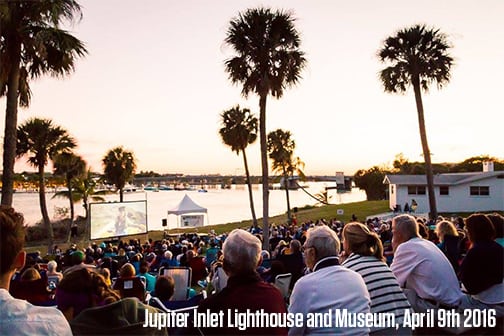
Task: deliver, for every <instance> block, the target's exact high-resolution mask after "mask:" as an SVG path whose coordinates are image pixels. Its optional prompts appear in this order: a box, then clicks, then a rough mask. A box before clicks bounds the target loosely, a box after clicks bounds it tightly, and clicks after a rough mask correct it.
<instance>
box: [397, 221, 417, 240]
mask: <svg viewBox="0 0 504 336" xmlns="http://www.w3.org/2000/svg"><path fill="white" fill-rule="evenodd" d="M392 221H393V223H394V224H395V231H398V232H401V233H402V234H403V235H404V237H405V238H406V239H410V238H415V237H420V233H419V232H418V224H417V221H416V219H415V217H413V216H411V215H399V216H396V217H394V219H393V220H392Z"/></svg>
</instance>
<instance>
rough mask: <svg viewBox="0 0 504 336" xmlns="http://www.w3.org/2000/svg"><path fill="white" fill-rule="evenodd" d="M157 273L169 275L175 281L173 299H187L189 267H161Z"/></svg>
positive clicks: (189, 285) (189, 283) (189, 284)
mask: <svg viewBox="0 0 504 336" xmlns="http://www.w3.org/2000/svg"><path fill="white" fill-rule="evenodd" d="M159 275H169V276H171V277H172V278H173V280H174V281H175V291H174V292H173V297H172V298H173V300H187V298H188V290H187V289H188V288H190V287H191V276H192V272H191V268H190V267H182V266H178V267H177V266H171V267H161V268H160V269H159Z"/></svg>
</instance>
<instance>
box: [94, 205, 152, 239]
mask: <svg viewBox="0 0 504 336" xmlns="http://www.w3.org/2000/svg"><path fill="white" fill-rule="evenodd" d="M89 216H90V225H91V239H93V240H94V239H104V238H110V237H120V236H127V235H134V234H142V233H147V201H134V202H122V203H91V204H89Z"/></svg>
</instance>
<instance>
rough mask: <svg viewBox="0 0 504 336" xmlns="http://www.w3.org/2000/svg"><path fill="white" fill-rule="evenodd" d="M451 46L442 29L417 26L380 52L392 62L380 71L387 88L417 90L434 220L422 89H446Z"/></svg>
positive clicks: (393, 38) (392, 39)
mask: <svg viewBox="0 0 504 336" xmlns="http://www.w3.org/2000/svg"><path fill="white" fill-rule="evenodd" d="M450 48H451V45H450V43H449V42H448V40H447V37H446V35H444V34H442V33H441V32H440V31H439V30H438V29H430V28H427V27H426V26H425V25H415V26H413V27H410V28H405V29H402V30H399V31H398V32H397V33H396V35H395V36H391V37H388V38H387V39H386V40H385V42H384V46H383V48H382V49H380V50H379V52H378V57H379V58H380V60H381V61H382V62H384V63H388V64H390V65H389V66H388V67H386V68H385V69H383V70H382V71H380V79H381V82H382V84H383V87H384V88H385V91H386V92H392V93H396V92H400V93H404V92H406V90H407V89H408V87H410V86H413V91H414V92H415V101H416V107H417V113H418V126H419V128H420V139H421V142H422V150H423V156H424V160H425V171H426V176H427V189H428V192H429V206H430V218H431V219H433V218H436V217H437V207H436V197H435V194H434V181H433V173H432V163H431V153H430V150H429V145H428V143H427V132H426V130H425V118H424V109H423V103H422V92H421V91H422V90H424V91H425V92H428V90H429V86H430V85H431V84H433V83H436V84H437V86H438V88H442V87H443V85H445V84H446V83H448V82H449V80H450V69H451V67H452V64H453V58H452V57H451V56H450V55H449V54H448V50H449V49H450Z"/></svg>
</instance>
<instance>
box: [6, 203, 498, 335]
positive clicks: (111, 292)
mask: <svg viewBox="0 0 504 336" xmlns="http://www.w3.org/2000/svg"><path fill="white" fill-rule="evenodd" d="M0 225H1V228H0V230H1V231H0V232H1V269H0V271H1V274H0V275H1V282H0V334H2V335H3V334H58V335H60V334H61V335H71V334H72V333H73V334H89V333H91V334H95V333H109V334H122V333H134V334H135V333H136V334H140V333H148V334H166V333H170V332H171V331H172V329H169V328H168V329H166V328H156V327H147V328H145V327H144V326H143V325H144V323H147V322H146V321H144V319H145V318H146V316H147V313H146V311H151V312H156V311H159V310H160V309H161V310H165V311H169V310H175V309H180V308H184V307H191V306H192V307H196V306H197V307H198V311H199V312H202V313H206V312H214V313H219V312H220V311H223V312H224V314H225V315H226V314H227V312H228V311H236V312H246V311H247V310H250V311H253V312H255V311H263V312H264V313H270V314H272V313H278V314H285V313H287V312H289V313H299V314H302V315H303V316H304V317H305V318H306V317H307V316H308V314H311V313H325V312H327V311H328V310H333V311H334V310H335V309H346V310H347V311H348V312H349V313H388V314H393V315H394V316H395V321H396V322H397V323H399V325H402V322H403V319H404V318H405V314H407V313H411V312H417V313H421V312H427V311H428V310H439V309H445V310H455V311H460V312H462V311H463V309H493V310H494V311H495V316H496V318H497V319H498V321H499V322H500V323H501V324H502V321H503V318H504V282H503V279H504V270H503V268H504V249H503V244H504V237H503V236H504V234H503V231H504V217H503V216H501V215H498V214H493V215H484V214H474V215H471V216H469V217H468V218H466V219H465V220H463V219H456V220H453V221H450V220H447V219H444V218H439V219H438V220H437V221H435V222H434V221H431V222H426V221H424V220H423V219H421V218H415V217H414V216H412V215H411V214H400V215H398V216H396V217H394V218H393V219H392V220H390V221H388V222H383V221H380V220H379V219H378V218H375V219H370V220H367V221H366V222H365V223H360V222H358V221H357V219H356V218H354V221H352V222H350V223H346V224H345V223H342V222H341V221H338V220H336V219H332V220H329V221H326V220H318V221H316V222H312V221H310V222H305V223H301V224H297V222H296V221H294V222H293V223H292V224H290V225H287V224H284V225H272V227H271V231H270V236H269V249H267V250H263V249H262V246H263V243H262V239H263V235H262V232H261V230H260V229H259V228H256V227H251V228H250V229H249V230H242V229H237V230H233V231H232V232H231V233H229V234H222V235H216V234H215V233H214V232H212V233H211V234H209V235H208V236H204V235H198V234H182V235H180V236H178V237H176V238H166V239H163V240H160V241H154V242H153V241H151V240H149V241H146V242H145V243H143V244H142V243H140V242H139V241H138V240H129V241H118V242H115V243H111V242H103V243H101V244H94V243H93V244H92V245H90V246H87V247H85V248H81V249H80V248H79V247H78V246H76V245H75V244H73V245H71V246H70V248H69V249H68V250H66V251H64V252H63V251H61V249H59V248H58V247H57V246H55V247H54V248H53V250H52V251H51V253H50V254H48V255H47V256H46V257H44V258H42V257H41V255H40V253H36V254H30V255H27V254H26V253H25V252H24V251H23V245H24V229H23V217H22V215H21V214H19V213H17V212H15V211H14V209H12V208H10V207H5V206H2V208H1V211H0ZM177 267H183V268H184V269H186V270H190V274H191V276H190V278H189V279H190V280H189V281H190V282H188V283H182V282H183V280H182V278H179V277H178V276H176V275H174V274H173V273H170V272H165V271H170V270H176V269H177ZM282 279H288V280H287V282H286V283H285V281H281V280H282ZM180 288H182V298H181V297H178V296H179V294H180ZM203 289H204V290H203ZM197 291H201V293H199V294H198V293H197ZM207 295H208V297H207ZM25 300H27V301H25ZM44 306H46V307H44ZM332 319H333V323H331V325H332V327H331V328H327V327H322V326H312V325H310V326H309V325H307V323H306V319H305V320H304V322H303V323H302V325H295V326H291V327H290V328H287V327H286V326H274V327H272V326H264V327H251V328H247V329H246V330H238V329H237V328H236V327H230V326H227V325H220V326H219V327H215V328H208V327H203V328H201V329H200V330H196V331H198V332H199V333H202V334H219V335H220V334H238V333H239V334H247V335H252V334H267V335H272V334H280V335H287V334H289V335H304V334H319V333H328V334H332V335H366V334H372V335H410V334H412V333H413V334H415V331H413V330H411V328H406V327H405V328H399V329H397V328H394V327H391V326H386V325H378V324H377V325H373V326H371V327H370V328H368V327H352V328H345V327H339V326H337V323H336V316H335V314H333V315H332ZM224 321H227V317H226V318H224ZM497 327H499V325H497ZM501 327H502V326H501ZM455 329H456V330H445V331H446V332H450V333H461V332H466V331H467V330H462V329H460V328H459V329H457V328H455ZM438 331H440V329H439V330H438ZM500 331H502V329H501V330H500ZM186 332H187V333H194V332H195V329H194V328H188V329H187V330H186ZM176 333H177V334H180V333H182V334H183V333H184V332H183V330H182V332H181V330H177V332H176ZM417 333H418V331H417Z"/></svg>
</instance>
